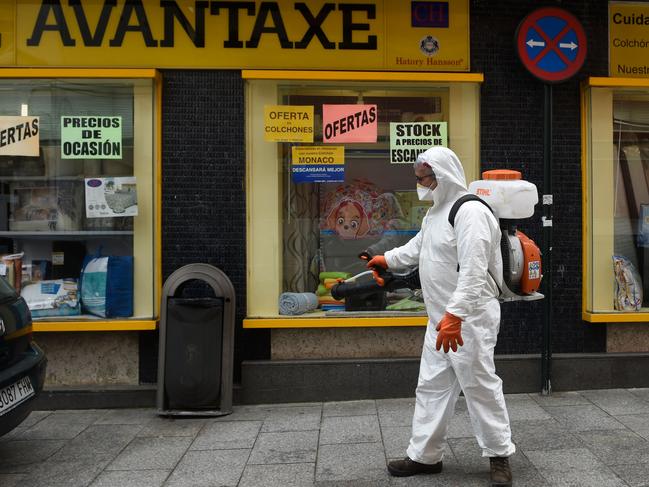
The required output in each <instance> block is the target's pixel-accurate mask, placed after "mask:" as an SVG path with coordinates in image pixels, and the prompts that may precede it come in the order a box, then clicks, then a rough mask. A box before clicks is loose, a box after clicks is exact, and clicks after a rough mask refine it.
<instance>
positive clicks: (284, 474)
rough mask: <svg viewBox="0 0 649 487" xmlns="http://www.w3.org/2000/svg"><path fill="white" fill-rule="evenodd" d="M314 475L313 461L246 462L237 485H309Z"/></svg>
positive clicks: (296, 486) (273, 486) (292, 486)
mask: <svg viewBox="0 0 649 487" xmlns="http://www.w3.org/2000/svg"><path fill="white" fill-rule="evenodd" d="M314 476H315V463H288V464H283V465H250V464H248V465H247V466H246V468H245V470H244V471H243V476H242V477H241V481H240V482H239V486H238V487H261V486H263V487H311V486H313V485H314Z"/></svg>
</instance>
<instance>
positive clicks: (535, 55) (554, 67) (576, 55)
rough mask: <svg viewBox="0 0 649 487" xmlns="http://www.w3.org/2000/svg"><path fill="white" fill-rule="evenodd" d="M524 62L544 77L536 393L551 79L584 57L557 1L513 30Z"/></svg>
mask: <svg viewBox="0 0 649 487" xmlns="http://www.w3.org/2000/svg"><path fill="white" fill-rule="evenodd" d="M516 50H517V52H518V57H519V58H520V60H521V62H522V63H523V66H525V67H526V68H527V70H528V71H529V72H530V73H532V74H533V75H534V76H536V77H537V78H538V79H540V80H542V81H544V82H545V84H544V94H545V97H544V104H543V116H544V120H543V128H544V133H543V217H542V221H543V250H542V253H543V264H542V265H543V283H544V284H543V294H544V295H545V303H544V307H543V343H542V349H541V383H542V386H541V394H544V395H548V394H551V393H552V386H551V384H550V376H551V365H552V362H551V361H552V84H551V83H559V82H561V81H565V80H567V79H568V78H570V77H572V76H574V75H575V74H576V73H577V72H578V71H579V70H580V69H581V67H582V65H583V64H584V60H585V59H586V32H585V31H584V28H583V26H582V25H581V23H580V22H579V20H577V18H576V17H575V16H574V15H572V14H571V13H570V12H567V11H566V10H564V9H561V8H558V7H542V8H539V9H537V10H534V11H533V12H531V13H530V14H528V15H527V16H526V17H525V18H524V19H523V20H522V21H521V23H520V24H519V25H518V29H517V30H516Z"/></svg>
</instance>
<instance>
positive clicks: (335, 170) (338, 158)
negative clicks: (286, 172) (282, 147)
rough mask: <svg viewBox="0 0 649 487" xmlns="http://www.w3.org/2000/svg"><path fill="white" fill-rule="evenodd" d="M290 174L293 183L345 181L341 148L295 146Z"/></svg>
mask: <svg viewBox="0 0 649 487" xmlns="http://www.w3.org/2000/svg"><path fill="white" fill-rule="evenodd" d="M291 155H292V158H293V161H292V164H291V172H292V173H293V182H295V183H342V182H344V181H345V148H344V147H343V146H326V147H324V146H295V147H293V148H292V149H291Z"/></svg>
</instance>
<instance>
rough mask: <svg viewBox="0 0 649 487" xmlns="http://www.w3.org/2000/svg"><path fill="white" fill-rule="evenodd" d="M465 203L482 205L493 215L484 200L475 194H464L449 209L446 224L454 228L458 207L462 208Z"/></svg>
mask: <svg viewBox="0 0 649 487" xmlns="http://www.w3.org/2000/svg"><path fill="white" fill-rule="evenodd" d="M467 201H479V202H480V203H482V204H483V205H485V206H486V207H487V208H489V211H490V212H491V213H493V212H494V211H493V210H492V209H491V206H489V205H488V204H487V202H486V201H485V200H483V199H482V198H480V197H479V196H477V195H475V194H465V195H464V196H461V197H460V198H458V199H457V201H456V202H455V203H453V206H452V207H451V211H449V212H448V222H449V223H450V224H451V226H452V227H453V228H455V215H457V212H458V211H459V209H460V206H462V205H463V204H464V203H466V202H467Z"/></svg>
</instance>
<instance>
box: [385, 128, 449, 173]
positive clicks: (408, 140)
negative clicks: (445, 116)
mask: <svg viewBox="0 0 649 487" xmlns="http://www.w3.org/2000/svg"><path fill="white" fill-rule="evenodd" d="M446 125H447V124H446V122H409V123H394V122H392V123H390V162H391V163H393V164H395V163H410V164H411V163H413V162H415V161H416V160H417V156H418V155H419V154H421V153H422V152H424V151H425V150H427V149H430V148H431V147H434V146H443V147H446V146H447V145H448V142H447V140H448V137H447V135H446V134H447V128H446Z"/></svg>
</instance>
